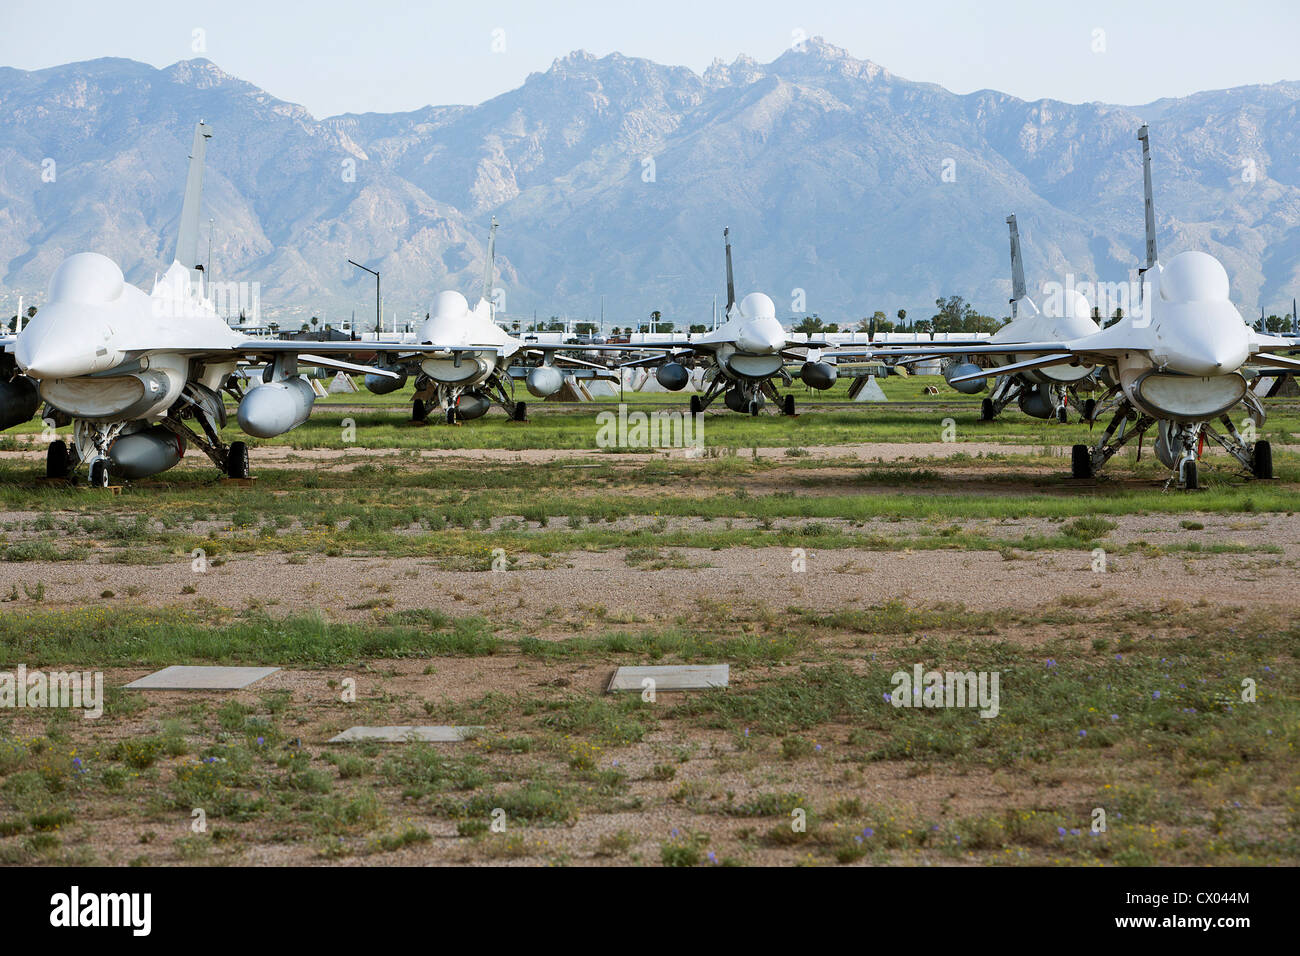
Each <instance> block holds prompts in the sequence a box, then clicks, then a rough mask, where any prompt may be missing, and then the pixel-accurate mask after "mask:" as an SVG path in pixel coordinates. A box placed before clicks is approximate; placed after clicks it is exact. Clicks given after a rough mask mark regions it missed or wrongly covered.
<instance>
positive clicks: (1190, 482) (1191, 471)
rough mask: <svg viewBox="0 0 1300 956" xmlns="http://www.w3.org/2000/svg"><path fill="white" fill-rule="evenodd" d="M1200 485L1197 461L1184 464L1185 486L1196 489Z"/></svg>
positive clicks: (1192, 489) (1190, 489) (1186, 488)
mask: <svg viewBox="0 0 1300 956" xmlns="http://www.w3.org/2000/svg"><path fill="white" fill-rule="evenodd" d="M1200 487H1201V479H1200V475H1199V474H1197V468H1196V462H1195V461H1189V462H1188V463H1187V464H1185V465H1184V466H1183V488H1184V489H1185V490H1187V491H1195V490H1196V489H1198V488H1200Z"/></svg>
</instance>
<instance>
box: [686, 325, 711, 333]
mask: <svg viewBox="0 0 1300 956" xmlns="http://www.w3.org/2000/svg"><path fill="white" fill-rule="evenodd" d="M689 331H691V332H707V331H709V330H708V329H707V328H705V327H704V326H703V325H692V326H691V327H690V329H689Z"/></svg>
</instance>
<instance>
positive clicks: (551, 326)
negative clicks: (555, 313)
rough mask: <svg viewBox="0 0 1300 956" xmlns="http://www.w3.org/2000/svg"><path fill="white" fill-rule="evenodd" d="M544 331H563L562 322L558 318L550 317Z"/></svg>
mask: <svg viewBox="0 0 1300 956" xmlns="http://www.w3.org/2000/svg"><path fill="white" fill-rule="evenodd" d="M546 331H547V332H563V331H564V323H563V322H561V321H560V320H559V319H557V318H552V319H551V321H550V322H547V323H546Z"/></svg>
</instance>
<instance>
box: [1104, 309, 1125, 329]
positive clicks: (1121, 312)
mask: <svg viewBox="0 0 1300 956" xmlns="http://www.w3.org/2000/svg"><path fill="white" fill-rule="evenodd" d="M1122 318H1124V310H1123V309H1121V308H1119V307H1118V306H1116V308H1115V314H1114V315H1112V316H1111V317H1110V318H1109V319H1107V320H1106V324H1105V325H1103V326H1102V328H1104V329H1108V328H1110V327H1111V326H1112V325H1114V324H1115V323H1116V322H1118V321H1120V320H1121V319H1122Z"/></svg>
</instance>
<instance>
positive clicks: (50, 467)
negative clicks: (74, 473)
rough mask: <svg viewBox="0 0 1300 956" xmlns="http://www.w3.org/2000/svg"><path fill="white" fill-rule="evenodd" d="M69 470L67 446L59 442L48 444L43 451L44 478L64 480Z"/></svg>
mask: <svg viewBox="0 0 1300 956" xmlns="http://www.w3.org/2000/svg"><path fill="white" fill-rule="evenodd" d="M71 470H72V469H71V467H70V463H69V455H68V446H67V445H66V444H65V443H64V442H61V441H52V442H50V447H49V448H47V449H45V477H46V478H63V479H66V478H67V477H68V474H69V473H70V472H71Z"/></svg>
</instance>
